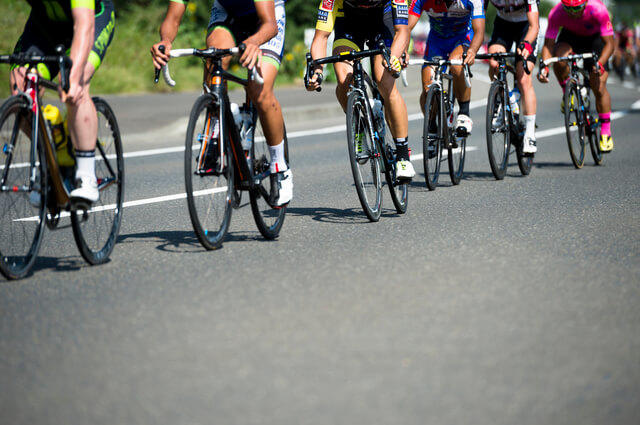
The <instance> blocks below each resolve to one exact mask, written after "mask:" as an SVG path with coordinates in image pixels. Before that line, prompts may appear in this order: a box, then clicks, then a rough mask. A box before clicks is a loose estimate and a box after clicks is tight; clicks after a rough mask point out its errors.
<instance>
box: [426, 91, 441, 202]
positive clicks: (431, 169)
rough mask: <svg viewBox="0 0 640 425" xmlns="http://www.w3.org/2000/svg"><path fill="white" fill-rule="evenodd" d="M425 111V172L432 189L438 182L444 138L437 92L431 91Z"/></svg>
mask: <svg viewBox="0 0 640 425" xmlns="http://www.w3.org/2000/svg"><path fill="white" fill-rule="evenodd" d="M432 90H435V89H432ZM425 111H426V115H425V128H424V129H423V136H422V139H423V162H424V168H425V170H424V174H425V179H426V181H427V186H428V187H429V188H430V189H434V188H435V185H436V184H437V182H438V175H439V173H440V161H441V159H442V139H441V137H440V135H439V132H440V130H441V129H442V116H443V114H442V113H441V111H440V102H439V99H438V97H437V96H436V95H435V94H431V93H429V96H428V101H427V107H426V109H425ZM427 115H428V116H427Z"/></svg>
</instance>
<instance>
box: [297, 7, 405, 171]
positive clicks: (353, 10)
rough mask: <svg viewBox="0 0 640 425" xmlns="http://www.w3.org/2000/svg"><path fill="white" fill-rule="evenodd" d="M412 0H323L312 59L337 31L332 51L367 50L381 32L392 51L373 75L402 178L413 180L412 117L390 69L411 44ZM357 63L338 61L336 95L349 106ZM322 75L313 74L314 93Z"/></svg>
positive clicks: (395, 67)
mask: <svg viewBox="0 0 640 425" xmlns="http://www.w3.org/2000/svg"><path fill="white" fill-rule="evenodd" d="M407 14H408V3H407V0H322V1H321V2H320V6H319V9H318V18H317V22H316V32H315V35H314V37H313V41H312V43H311V57H312V58H313V59H318V58H323V57H324V56H325V53H326V51H327V41H328V39H329V36H330V35H331V32H332V31H333V30H334V29H335V39H334V42H333V54H334V55H337V54H340V53H342V52H347V51H351V50H356V51H359V50H361V49H364V46H365V43H367V44H368V45H369V47H373V46H372V43H373V42H374V41H375V40H376V39H377V38H378V37H379V36H382V37H383V39H384V42H385V44H386V46H387V47H389V48H390V49H391V60H390V62H391V63H390V64H383V60H382V57H380V56H376V57H375V58H374V69H373V76H374V78H375V80H376V82H377V84H378V89H379V90H380V94H381V95H382V97H383V98H384V101H385V105H386V108H385V114H386V118H387V122H388V123H389V128H390V129H391V134H392V135H393V138H394V142H395V144H396V149H397V155H398V161H397V164H396V165H397V166H396V169H397V177H398V179H402V180H411V179H412V178H413V176H415V171H414V169H413V165H412V164H411V162H410V161H409V145H408V136H409V119H408V115H407V105H406V104H405V102H404V99H403V98H402V96H401V95H400V92H399V91H398V88H397V87H396V84H395V78H394V77H393V75H392V74H391V72H390V71H389V69H385V65H386V66H388V67H389V68H391V69H392V70H393V71H394V72H400V71H401V70H402V65H401V64H400V60H399V59H398V58H399V57H401V56H402V54H403V52H404V51H405V50H406V48H407V46H408V44H409V38H410V35H409V28H408V27H407ZM352 69H353V68H352V65H351V64H349V63H346V62H337V63H335V64H334V70H335V73H336V77H337V80H338V86H337V87H336V97H337V98H338V102H340V105H341V106H342V109H343V110H346V106H347V93H348V90H349V85H350V83H351V73H352ZM321 76H322V66H319V67H318V68H316V69H315V70H314V72H313V74H312V75H311V76H310V78H309V85H308V86H307V90H309V91H313V90H315V89H317V88H318V87H319V86H320V81H319V80H318V77H321Z"/></svg>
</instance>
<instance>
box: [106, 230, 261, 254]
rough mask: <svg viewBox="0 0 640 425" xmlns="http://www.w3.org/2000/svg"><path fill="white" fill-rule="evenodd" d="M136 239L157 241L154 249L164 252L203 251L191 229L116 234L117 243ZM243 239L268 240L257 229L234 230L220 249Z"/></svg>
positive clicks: (150, 241)
mask: <svg viewBox="0 0 640 425" xmlns="http://www.w3.org/2000/svg"><path fill="white" fill-rule="evenodd" d="M138 240H139V241H142V242H145V243H146V242H148V243H157V244H158V245H157V246H156V249H157V250H159V251H164V252H177V253H183V252H202V251H205V248H204V247H203V246H202V245H201V244H200V242H199V241H198V238H197V237H196V234H195V233H194V232H193V231H192V230H173V231H158V232H145V233H131V234H128V235H120V236H118V241H117V243H118V244H121V243H132V242H134V241H138ZM245 241H256V242H269V241H267V240H266V239H264V238H263V237H261V236H260V233H258V231H257V230H256V231H255V232H248V233H239V232H234V233H228V234H227V236H226V237H225V239H224V242H223V244H222V246H221V247H220V249H222V247H224V244H225V243H229V242H245Z"/></svg>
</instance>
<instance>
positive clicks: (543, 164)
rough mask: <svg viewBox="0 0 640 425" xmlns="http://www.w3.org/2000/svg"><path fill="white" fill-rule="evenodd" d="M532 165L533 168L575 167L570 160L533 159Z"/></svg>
mask: <svg viewBox="0 0 640 425" xmlns="http://www.w3.org/2000/svg"><path fill="white" fill-rule="evenodd" d="M533 167H535V168H540V169H544V168H576V167H574V166H573V163H572V162H536V161H533Z"/></svg>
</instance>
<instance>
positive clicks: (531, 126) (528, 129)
mask: <svg viewBox="0 0 640 425" xmlns="http://www.w3.org/2000/svg"><path fill="white" fill-rule="evenodd" d="M524 124H525V130H524V137H529V138H531V139H533V140H535V138H536V115H535V114H533V115H525V116H524Z"/></svg>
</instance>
